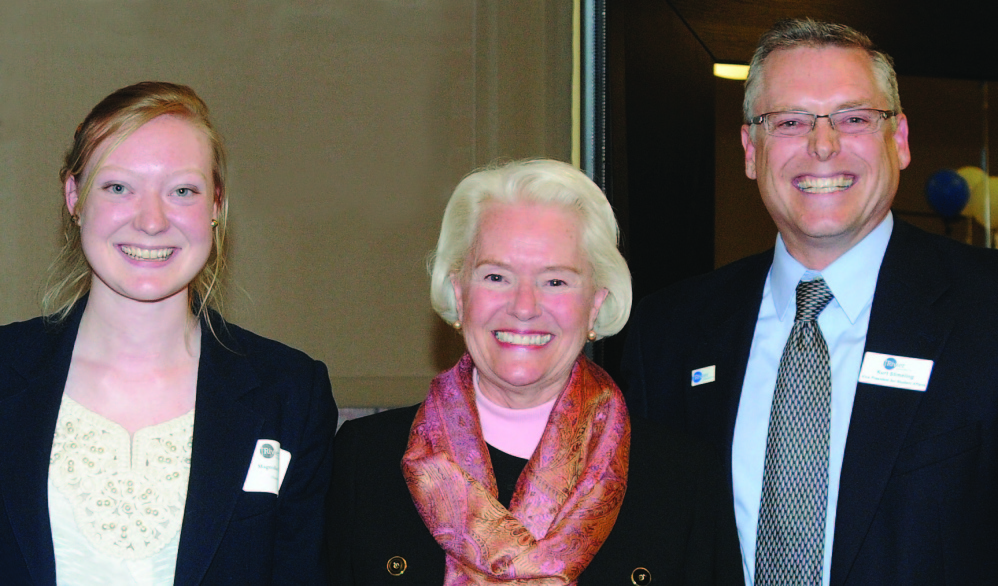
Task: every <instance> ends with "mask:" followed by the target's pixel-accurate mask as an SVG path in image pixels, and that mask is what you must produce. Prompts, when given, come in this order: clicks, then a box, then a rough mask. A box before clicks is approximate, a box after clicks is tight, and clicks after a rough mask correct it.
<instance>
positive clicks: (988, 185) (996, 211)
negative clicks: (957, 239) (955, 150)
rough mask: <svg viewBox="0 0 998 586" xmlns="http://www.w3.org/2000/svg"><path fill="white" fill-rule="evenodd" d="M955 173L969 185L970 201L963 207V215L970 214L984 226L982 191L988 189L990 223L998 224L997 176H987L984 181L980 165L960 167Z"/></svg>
mask: <svg viewBox="0 0 998 586" xmlns="http://www.w3.org/2000/svg"><path fill="white" fill-rule="evenodd" d="M957 173H959V174H960V176H961V177H963V178H964V179H966V180H967V185H968V186H969V187H970V201H968V202H967V207H965V208H963V215H965V216H972V217H973V218H974V219H975V220H977V222H978V223H979V224H980V225H982V226H984V225H985V222H984V198H985V196H984V192H985V191H988V192H989V193H988V199H990V200H991V225H992V226H995V225H998V177H989V178H988V181H985V180H984V179H985V177H984V171H982V170H981V168H980V167H961V168H960V169H958V170H957Z"/></svg>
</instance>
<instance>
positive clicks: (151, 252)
mask: <svg viewBox="0 0 998 586" xmlns="http://www.w3.org/2000/svg"><path fill="white" fill-rule="evenodd" d="M173 250H174V249H173V248H139V247H137V246H122V247H121V252H124V253H125V255H126V256H128V257H129V258H134V259H135V260H166V259H168V258H170V257H171V256H172V255H173Z"/></svg>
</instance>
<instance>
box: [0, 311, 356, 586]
mask: <svg viewBox="0 0 998 586" xmlns="http://www.w3.org/2000/svg"><path fill="white" fill-rule="evenodd" d="M83 304H85V301H81V302H80V303H79V304H78V305H81V306H82V305H83ZM82 313H83V312H82V308H77V309H76V311H75V312H74V313H73V314H72V315H71V316H70V317H69V318H68V319H67V321H66V322H65V323H64V324H63V325H62V326H60V327H58V328H55V329H53V328H51V327H46V326H45V325H44V324H43V323H42V320H41V319H38V318H36V319H33V320H30V321H27V322H21V323H15V324H10V325H6V326H3V327H0V446H4V449H3V453H2V454H0V498H2V503H0V583H2V584H4V585H5V586H15V585H17V586H20V585H29V584H30V585H35V586H53V585H54V584H55V579H56V576H55V559H54V552H53V545H52V531H51V527H50V524H49V510H48V496H47V495H48V493H47V489H46V486H47V482H48V471H49V454H50V452H51V450H52V441H53V435H54V433H55V424H56V418H57V416H58V413H59V403H60V401H61V399H62V393H63V389H64V387H65V384H66V376H67V374H68V372H69V362H70V358H71V356H72V352H73V345H74V343H75V341H76V333H77V331H78V329H79V323H80V317H81V315H82ZM213 324H214V328H215V331H216V332H217V333H218V335H219V337H220V338H221V339H222V341H223V342H224V345H225V346H224V347H223V346H222V345H221V344H220V343H219V341H218V340H216V339H215V338H214V337H213V335H212V334H211V331H210V330H209V329H208V327H207V326H206V325H204V324H202V336H201V359H200V363H199V365H198V383H197V398H196V400H195V411H194V441H193V452H192V455H191V471H190V483H189V486H188V493H187V504H186V507H185V510H184V521H183V526H182V529H181V534H180V549H179V552H178V555H177V568H176V574H175V576H176V581H175V584H177V586H181V585H183V586H192V585H195V584H198V585H205V586H207V585H216V584H232V585H239V586H244V585H252V584H260V585H263V584H308V585H312V584H321V583H323V580H324V576H325V572H326V571H325V567H324V565H323V563H322V561H321V557H322V542H323V534H324V527H323V511H324V501H325V498H326V493H327V491H328V486H329V479H330V475H331V473H332V437H333V434H334V432H335V428H336V406H335V404H334V403H333V399H332V393H331V391H330V386H329V376H328V374H327V373H326V368H325V366H323V364H322V363H321V362H317V361H314V360H312V359H310V358H309V357H308V356H306V355H305V354H303V353H301V352H299V351H297V350H293V349H291V348H288V347H287V346H284V345H282V344H279V343H277V342H274V341H271V340H267V339H265V338H261V337H260V336H257V335H255V334H252V333H250V332H247V331H245V330H243V329H241V328H238V327H236V326H233V325H229V324H225V323H224V322H222V321H221V320H215V321H214V322H213ZM259 439H272V440H277V441H279V442H280V443H281V448H282V449H284V450H287V451H289V452H291V464H290V466H289V468H288V470H287V473H286V476H285V478H284V482H283V484H282V485H281V488H280V491H279V492H280V496H277V495H274V494H271V493H260V492H243V489H242V487H243V482H244V481H245V479H246V473H247V470H248V469H249V464H250V460H251V459H252V457H253V451H254V448H255V447H256V442H257V440H259Z"/></svg>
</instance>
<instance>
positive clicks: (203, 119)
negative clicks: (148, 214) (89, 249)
mask: <svg viewBox="0 0 998 586" xmlns="http://www.w3.org/2000/svg"><path fill="white" fill-rule="evenodd" d="M159 116H175V117H177V118H180V119H182V120H185V121H187V122H189V123H190V124H192V125H194V126H195V127H196V128H198V129H200V130H201V131H202V132H204V133H205V136H206V137H207V139H208V142H209V144H210V146H211V153H212V161H211V167H212V169H211V175H212V184H213V186H214V192H215V193H214V197H215V204H216V206H217V209H218V212H217V214H216V216H215V220H217V221H218V226H217V227H216V228H215V229H214V230H213V232H212V240H213V243H212V247H211V253H210V254H209V256H208V261H207V262H206V263H205V266H204V267H203V268H202V269H201V272H200V273H198V275H197V276H196V277H195V278H194V280H193V281H191V283H190V284H189V285H188V297H189V299H190V304H191V312H192V313H193V314H195V315H197V316H198V317H199V318H200V317H203V316H204V315H205V312H206V311H208V310H209V309H210V310H214V311H217V312H219V313H221V311H222V288H223V280H224V276H225V272H226V246H225V241H226V238H225V237H226V227H227V224H228V222H227V220H228V198H227V197H226V195H225V148H224V146H223V144H222V137H221V136H220V135H219V134H218V132H217V131H216V130H215V127H214V126H213V125H212V123H211V119H210V118H209V114H208V106H207V105H206V104H205V103H204V101H202V100H201V98H199V97H198V95H197V94H196V93H195V92H194V90H192V89H191V88H189V87H187V86H185V85H178V84H173V83H166V82H160V81H145V82H142V83H137V84H135V85H130V86H128V87H125V88H121V89H119V90H117V91H116V92H114V93H112V94H111V95H109V96H107V97H106V98H104V99H103V100H101V102H100V103H99V104H97V105H96V106H94V109H93V110H91V111H90V114H88V115H87V117H86V118H85V119H84V120H83V122H82V123H81V124H80V125H79V127H77V129H76V134H75V135H74V136H73V145H72V146H71V147H70V149H69V151H68V152H67V153H66V159H65V162H64V164H63V167H62V169H61V170H60V171H59V180H60V182H61V184H62V185H63V186H65V184H66V182H67V181H68V180H69V179H70V178H72V179H73V180H74V181H75V182H76V185H77V194H78V199H77V201H76V209H77V210H79V209H82V208H83V206H84V204H85V203H86V200H87V196H88V195H89V194H90V190H91V189H92V188H93V182H94V173H93V171H94V170H96V169H98V168H100V166H101V165H102V164H103V162H104V160H106V159H107V157H108V155H110V154H111V152H112V151H114V149H116V148H118V146H119V145H120V144H121V143H122V142H123V141H124V140H125V139H126V138H128V137H129V136H130V135H131V134H132V133H133V132H135V131H136V130H138V129H139V127H141V126H142V125H143V124H146V123H147V122H149V121H151V120H153V119H154V118H157V117H159ZM106 141H112V142H111V143H110V146H109V148H107V149H105V150H104V151H103V152H102V154H101V157H100V159H99V160H97V161H94V162H93V164H91V162H92V160H93V158H94V154H95V153H96V152H97V151H98V149H99V147H100V146H101V145H102V144H104V143H105V142H106ZM62 230H63V236H64V238H65V243H64V244H63V246H62V249H61V250H60V251H59V254H58V256H57V257H56V259H55V261H54V262H53V263H52V266H51V267H50V269H49V277H48V282H47V284H46V287H45V294H44V297H43V298H42V313H43V314H44V315H46V316H47V318H48V319H49V320H50V321H54V322H61V321H62V320H64V319H66V317H67V316H68V315H69V314H70V312H71V311H72V310H73V307H74V306H75V305H76V303H77V302H78V301H79V300H80V299H81V298H83V296H84V295H86V294H87V293H88V292H89V291H90V283H91V279H92V277H93V270H92V269H91V267H90V264H89V263H88V262H87V258H86V256H85V255H84V253H83V244H82V240H81V237H80V228H79V226H78V225H77V222H76V218H75V217H74V214H73V213H72V212H71V211H70V210H69V209H67V208H66V206H63V210H62Z"/></svg>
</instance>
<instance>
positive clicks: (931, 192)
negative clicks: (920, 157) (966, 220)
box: [925, 169, 970, 218]
mask: <svg viewBox="0 0 998 586" xmlns="http://www.w3.org/2000/svg"><path fill="white" fill-rule="evenodd" d="M925 198H926V199H928V200H929V205H930V206H932V209H934V210H935V211H936V213H937V214H939V215H940V216H942V217H944V218H955V217H957V216H959V215H960V212H962V211H963V208H965V207H966V206H967V202H968V201H970V186H969V185H968V184H967V180H966V179H964V178H963V177H962V176H961V175H960V174H959V173H957V172H956V171H954V170H953V169H940V170H938V171H936V172H935V173H933V174H932V176H931V177H929V180H928V181H926V182H925Z"/></svg>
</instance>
